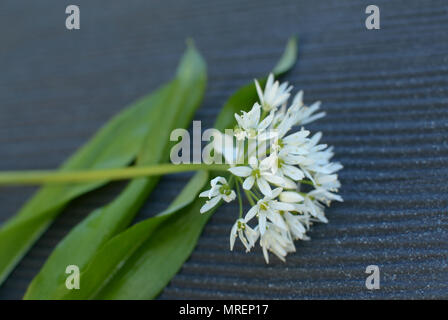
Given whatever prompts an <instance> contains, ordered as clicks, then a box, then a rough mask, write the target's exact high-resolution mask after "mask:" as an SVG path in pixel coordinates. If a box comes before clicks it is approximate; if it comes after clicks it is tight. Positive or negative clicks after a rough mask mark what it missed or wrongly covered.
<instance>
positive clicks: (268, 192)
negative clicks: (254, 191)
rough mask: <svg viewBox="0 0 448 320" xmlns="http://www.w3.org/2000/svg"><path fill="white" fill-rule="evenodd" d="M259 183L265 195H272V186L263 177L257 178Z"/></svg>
mask: <svg viewBox="0 0 448 320" xmlns="http://www.w3.org/2000/svg"><path fill="white" fill-rule="evenodd" d="M257 185H258V188H259V189H260V191H261V193H263V194H264V195H265V196H267V197H271V196H272V190H271V186H270V185H269V183H268V182H267V181H266V180H265V179H264V178H263V177H260V178H257Z"/></svg>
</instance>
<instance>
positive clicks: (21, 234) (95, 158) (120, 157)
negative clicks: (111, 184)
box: [0, 86, 169, 285]
mask: <svg viewBox="0 0 448 320" xmlns="http://www.w3.org/2000/svg"><path fill="white" fill-rule="evenodd" d="M168 89H169V88H168V87H167V86H164V87H162V88H160V89H158V90H156V91H155V92H154V93H152V94H150V95H147V96H145V97H144V98H142V99H141V100H139V101H137V102H136V103H135V104H133V105H132V106H130V107H128V108H126V109H125V110H123V111H122V112H120V113H119V114H118V115H116V116H115V117H114V118H112V119H111V120H110V121H109V122H108V123H107V124H106V125H104V127H103V128H102V129H101V130H100V131H99V132H98V133H97V134H96V135H95V136H94V137H93V138H92V139H91V140H90V141H89V142H87V143H86V144H85V145H84V146H83V147H82V148H80V149H79V150H78V151H77V152H76V153H75V154H74V155H73V156H71V157H70V158H69V159H68V160H67V161H66V162H65V163H64V164H63V165H62V166H61V168H60V170H62V171H70V170H77V169H106V168H118V167H123V166H126V165H127V164H129V163H130V162H131V161H132V160H133V159H135V157H136V156H137V154H138V152H139V150H141V148H142V145H143V142H144V137H145V136H146V133H147V131H148V129H149V125H148V120H149V119H151V118H152V116H153V115H152V114H153V113H154V112H156V110H155V108H154V107H155V105H157V104H156V102H157V101H158V100H160V97H161V96H162V95H165V94H166V92H167V90H168ZM106 183H107V181H96V182H91V183H83V184H72V185H65V186H57V187H55V186H46V187H42V188H41V189H40V190H39V191H38V192H37V193H36V194H35V195H34V196H33V197H32V198H31V199H30V200H29V201H28V202H27V203H26V204H25V205H24V206H23V207H22V209H21V210H20V211H19V212H18V214H17V215H16V216H14V217H13V218H11V219H10V220H8V221H7V222H6V223H5V224H3V225H2V226H1V228H0V285H1V284H2V283H3V281H4V280H5V279H6V277H7V276H8V274H9V273H10V272H11V271H12V269H13V268H14V267H15V265H16V264H17V263H18V262H19V261H20V259H21V258H22V256H23V255H24V254H25V253H26V252H27V251H28V250H29V248H30V247H31V246H32V245H33V244H34V242H35V241H36V240H37V239H38V238H39V237H40V236H41V234H42V233H43V232H44V231H45V230H46V229H47V228H48V226H49V225H50V224H51V223H52V222H53V220H54V218H55V217H56V216H57V215H58V214H59V213H60V212H61V211H62V210H63V209H64V207H65V206H66V205H67V204H68V203H69V202H70V201H71V200H73V199H74V198H76V197H78V196H80V195H82V194H84V193H86V192H88V191H91V190H94V189H96V188H98V187H100V186H102V185H104V184H106Z"/></svg>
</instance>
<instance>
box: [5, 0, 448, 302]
mask: <svg viewBox="0 0 448 320" xmlns="http://www.w3.org/2000/svg"><path fill="white" fill-rule="evenodd" d="M77 3H78V4H79V5H80V8H81V30H79V31H68V30H66V29H65V26H64V21H65V14H64V12H65V5H66V4H65V3H63V2H60V1H56V0H54V1H38V2H37V1H35V2H27V4H26V7H24V5H23V4H21V3H19V2H17V1H14V0H3V1H2V2H1V4H0V40H1V46H0V70H1V72H0V170H20V169H31V168H34V169H50V168H55V167H57V166H58V165H59V164H60V163H61V162H62V161H63V160H64V159H65V158H66V157H68V156H69V155H70V154H71V153H72V152H73V151H74V150H75V149H76V148H77V147H79V146H80V145H82V144H83V143H84V142H85V141H86V140H87V139H88V138H89V137H90V136H91V135H92V134H93V133H94V132H95V131H96V130H97V129H98V128H99V127H100V126H101V125H102V124H103V123H104V122H105V121H106V120H107V119H109V118H110V117H111V116H112V115H113V114H115V113H116V112H118V111H119V110H120V109H121V108H123V106H125V105H126V104H128V103H129V102H131V101H133V100H135V99H136V98H137V97H139V96H141V95H143V94H145V93H147V92H149V91H150V90H152V89H154V88H156V87H157V86H158V85H159V84H160V83H161V82H163V81H166V80H168V79H170V77H171V75H172V74H173V72H174V70H175V66H176V63H177V61H178V59H179V56H180V54H181V52H182V51H183V48H184V40H185V38H187V37H189V36H191V37H193V38H194V40H195V42H196V44H197V46H198V48H199V49H200V50H201V52H202V53H203V54H204V56H205V58H206V60H207V62H208V64H209V86H208V90H207V93H206V97H205V101H204V103H203V106H202V107H201V109H200V110H199V111H198V112H197V115H196V116H195V119H197V120H202V126H203V128H206V127H210V126H211V125H212V123H213V121H214V118H215V117H216V115H217V114H218V112H219V108H220V106H221V105H222V104H223V103H224V101H225V100H226V99H227V97H228V96H229V95H230V94H231V93H232V92H233V91H234V90H235V89H236V88H238V87H239V86H240V85H242V84H245V83H247V82H248V81H250V80H251V79H252V78H254V77H255V76H257V75H260V74H264V73H265V72H267V71H268V70H269V69H270V68H271V67H272V65H273V64H274V63H275V61H276V59H278V57H279V55H280V54H281V52H282V50H283V46H284V44H285V42H286V40H287V38H288V37H289V36H291V35H292V34H298V35H299V37H300V45H299V47H300V48H299V61H298V63H297V64H296V66H295V67H294V69H293V71H292V72H290V73H289V74H288V75H287V77H286V79H287V80H288V81H290V82H291V83H292V84H294V85H295V87H296V88H301V89H304V90H305V101H306V102H312V101H314V100H322V101H323V108H324V109H325V110H326V111H327V114H328V115H327V117H326V118H324V119H322V120H320V121H319V122H317V123H314V124H312V125H311V126H309V128H310V129H311V130H313V131H318V130H319V131H320V130H321V131H323V132H324V138H323V140H324V142H326V143H328V144H332V145H334V146H335V151H336V153H337V156H336V159H337V160H339V161H341V162H342V163H343V164H344V166H345V168H344V170H343V171H341V173H340V178H341V182H342V184H343V188H342V190H341V194H342V196H343V198H344V199H345V202H344V203H342V204H336V205H334V206H332V207H331V209H329V210H328V211H327V215H328V217H329V220H330V223H329V224H327V225H315V226H314V228H313V229H312V231H311V232H310V236H311V238H312V241H309V242H302V243H297V253H295V254H292V255H290V256H289V257H288V260H287V262H286V263H282V262H279V261H278V260H276V259H275V258H273V259H272V263H271V264H269V265H267V266H266V265H265V263H264V261H263V258H262V255H261V251H260V250H259V248H257V250H255V251H254V252H252V253H250V254H246V253H244V251H243V249H242V247H241V246H240V245H239V246H237V248H236V249H235V250H234V252H229V251H228V234H229V229H230V227H231V224H232V222H233V220H234V219H235V216H236V212H237V205H236V204H231V205H227V206H224V207H221V208H220V209H219V210H218V212H217V213H216V214H215V215H214V216H213V217H212V218H211V220H210V222H209V223H208V225H207V226H206V228H205V230H204V232H203V234H202V236H201V238H200V240H199V243H198V246H197V248H196V249H195V250H194V252H193V254H192V256H191V257H190V259H189V260H188V261H187V262H186V263H185V265H184V266H183V268H182V270H181V271H180V272H179V274H178V275H177V276H176V277H175V278H174V279H173V280H172V282H171V283H170V285H169V286H168V287H167V288H166V289H165V290H164V292H163V294H162V295H161V296H160V298H162V299H171V298H175V299H177V298H181V299H184V298H187V299H191V298H193V299H194V298H200V299H202V298H203V299H210V298H218V299H219V298H230V299H239V298H249V299H250V298H263V299H264V298H267V299H270V298H280V299H310V298H381V299H390V298H393V299H398V298H413V299H419V298H445V299H446V298H448V218H447V209H448V196H447V192H448V183H447V177H448V141H447V138H448V86H447V84H448V77H447V75H448V33H447V29H448V3H447V2H446V0H432V1H429V0H427V1H422V0H419V1H417V0H413V1H409V0H400V1H385V0H381V1H379V0H378V1H376V2H375V3H374V4H376V5H378V6H379V7H380V9H381V30H376V31H367V30H366V28H365V26H364V19H365V17H366V15H365V13H364V10H365V7H366V6H367V5H368V4H371V2H370V1H369V2H367V1H349V0H340V1H330V0H325V1H324V0H321V1H298V0H294V1H284V0H278V1H264V0H263V1H261V0H258V1H250V2H248V1H244V2H243V1H239V0H238V1H237V0H231V1H220V2H217V1H199V0H190V1H173V0H170V1H152V2H150V1H143V0H138V1H137V0H134V1H126V2H112V3H111V2H106V1H85V0H80V1H78V2H77ZM187 178H188V175H176V176H169V177H165V178H163V179H162V181H161V183H160V185H159V188H158V189H157V191H155V192H154V193H153V194H152V195H151V197H150V198H149V199H148V201H147V203H146V205H145V207H144V208H143V210H142V211H141V214H140V215H139V217H138V219H139V220H140V219H143V218H144V217H148V216H150V215H152V214H154V213H156V212H159V211H161V210H163V209H164V208H165V206H166V204H167V202H168V201H169V200H170V199H172V198H173V197H174V196H175V195H176V194H177V193H178V192H179V190H180V189H181V188H182V186H183V185H184V183H185V182H186V181H187ZM123 185H124V184H123V183H114V184H112V185H110V186H107V187H105V188H102V189H101V190H100V191H98V192H94V193H91V194H88V195H86V196H83V197H81V198H79V199H77V200H76V201H74V202H73V203H72V204H71V205H70V206H69V207H68V208H67V209H66V210H65V211H64V213H63V214H62V215H61V216H60V218H58V219H57V220H56V221H55V223H54V224H53V226H52V227H51V228H50V229H49V230H48V232H47V233H46V234H45V235H44V236H43V237H42V238H41V239H40V240H39V241H38V243H37V244H36V246H35V247H34V248H33V249H32V250H31V251H30V252H29V254H27V255H26V257H25V258H24V259H23V261H22V262H21V263H20V264H19V266H18V267H17V268H16V269H15V271H14V272H13V273H12V275H11V277H10V278H9V279H8V280H7V281H6V283H5V284H4V285H3V286H2V287H1V288H0V298H3V299H14V298H20V297H21V296H22V295H23V293H24V291H25V289H26V286H27V284H28V283H29V282H30V280H31V279H32V277H33V276H34V275H35V274H36V273H37V272H38V270H39V268H40V267H41V266H42V264H43V262H44V261H45V259H46V257H47V256H48V255H49V253H50V252H51V250H52V248H54V246H55V245H56V244H57V242H58V241H59V240H60V239H61V238H62V237H63V236H64V235H65V234H66V233H67V232H68V231H69V230H70V228H71V227H73V226H74V225H75V224H76V223H77V222H79V221H80V220H81V219H82V218H83V217H85V216H86V215H87V214H88V213H89V212H90V211H92V210H93V209H94V208H96V207H98V206H100V205H102V204H105V203H107V202H108V201H109V200H110V199H112V198H113V197H114V195H116V194H117V193H118V192H119V191H120V190H121V188H122V186H123ZM33 191H34V188H2V189H1V191H0V203H1V207H2V210H1V211H0V222H2V221H5V220H6V219H7V218H9V217H11V216H12V215H13V214H14V213H15V212H16V211H17V210H18V209H19V208H20V206H21V205H22V204H23V203H24V202H25V201H26V199H27V198H28V197H29V196H30V195H31V194H32V192H33ZM371 264H376V265H378V266H379V267H380V271H381V289H380V290H375V291H369V290H367V289H366V288H365V286H364V282H365V278H366V276H367V275H366V274H365V273H364V271H365V269H366V267H367V266H368V265H371Z"/></svg>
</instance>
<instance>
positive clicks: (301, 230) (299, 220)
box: [283, 211, 309, 240]
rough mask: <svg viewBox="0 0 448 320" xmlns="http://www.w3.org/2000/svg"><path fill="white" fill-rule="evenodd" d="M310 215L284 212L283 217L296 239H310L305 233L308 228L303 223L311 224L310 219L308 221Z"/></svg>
mask: <svg viewBox="0 0 448 320" xmlns="http://www.w3.org/2000/svg"><path fill="white" fill-rule="evenodd" d="M308 217H309V216H307V215H294V214H292V213H290V212H288V211H286V212H285V213H283V218H284V219H285V222H286V224H287V225H288V229H289V232H291V235H292V237H293V238H294V239H295V240H297V239H301V240H308V237H307V236H306V234H305V233H306V229H305V227H304V226H303V224H305V225H309V221H306V220H307V218H308ZM308 220H309V218H308Z"/></svg>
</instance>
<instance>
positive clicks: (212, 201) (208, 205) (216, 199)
mask: <svg viewBox="0 0 448 320" xmlns="http://www.w3.org/2000/svg"><path fill="white" fill-rule="evenodd" d="M219 200H221V197H219V196H218V197H214V198H211V199H210V200H208V201H206V202H205V204H204V205H203V206H202V208H201V210H200V212H201V213H204V212H207V211H209V210H210V209H212V208H213V207H214V206H216V205H217V204H218V202H219Z"/></svg>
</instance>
